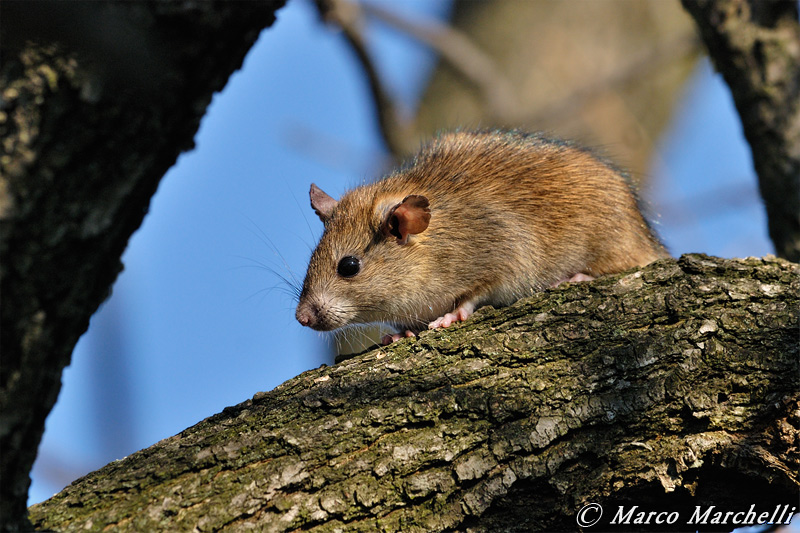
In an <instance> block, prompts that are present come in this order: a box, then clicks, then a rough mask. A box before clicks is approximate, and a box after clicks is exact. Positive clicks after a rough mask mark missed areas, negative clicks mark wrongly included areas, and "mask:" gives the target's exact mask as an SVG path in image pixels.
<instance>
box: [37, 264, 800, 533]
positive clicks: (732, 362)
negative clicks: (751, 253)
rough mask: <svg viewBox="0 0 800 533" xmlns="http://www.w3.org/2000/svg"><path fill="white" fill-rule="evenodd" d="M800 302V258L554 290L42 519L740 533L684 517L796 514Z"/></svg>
mask: <svg viewBox="0 0 800 533" xmlns="http://www.w3.org/2000/svg"><path fill="white" fill-rule="evenodd" d="M798 291H800V276H798V265H796V264H792V263H789V262H786V261H784V260H780V259H775V258H766V259H763V260H762V259H746V260H723V259H716V258H710V257H706V256H701V255H692V256H684V257H683V258H681V259H680V260H678V261H676V260H663V261H659V262H657V263H654V264H653V265H650V266H649V267H646V268H645V269H643V270H641V271H633V272H629V273H625V274H622V275H618V276H614V277H608V278H603V279H600V280H597V281H595V282H592V283H582V284H567V285H566V286H563V285H562V286H561V287H559V288H557V289H553V290H549V291H547V292H546V293H542V294H540V295H538V296H535V297H533V298H529V299H527V300H524V301H522V302H520V303H518V304H516V305H514V306H512V307H510V308H507V309H502V310H492V309H485V310H483V311H480V312H478V313H477V314H476V317H475V319H474V320H470V321H469V322H467V323H465V324H463V325H460V326H456V327H453V328H452V329H448V330H444V331H441V330H440V331H433V332H426V333H423V334H422V335H421V337H420V338H419V339H407V340H404V341H402V342H399V343H396V344H394V345H392V346H390V347H383V348H378V349H375V350H373V351H370V352H367V353H365V354H362V355H360V356H357V357H355V358H353V359H350V360H347V361H344V362H341V363H340V364H337V365H335V366H333V367H324V366H323V367H321V368H319V369H317V370H312V371H309V372H306V373H304V374H302V375H300V376H298V377H297V378H294V379H292V380H290V381H288V382H286V383H284V384H283V385H281V386H279V387H277V388H276V389H274V390H273V391H271V392H266V393H261V394H257V395H256V396H255V397H254V398H253V399H252V400H249V401H247V402H244V403H242V404H240V405H238V406H236V407H231V408H228V409H226V410H224V411H223V412H222V413H221V414H218V415H216V416H213V417H211V418H209V419H207V420H205V421H203V422H201V423H199V424H197V425H196V426H194V427H192V428H189V429H187V430H186V431H184V432H183V433H181V434H180V435H177V436H175V437H172V438H169V439H165V440H164V441H161V442H159V443H158V444H156V445H154V446H152V447H151V448H148V449H146V450H143V451H141V452H137V453H135V454H133V455H131V456H130V457H127V458H125V459H123V460H121V461H117V462H114V463H111V464H109V465H108V466H106V467H104V468H103V469H101V470H99V471H97V472H95V473H92V474H90V475H88V476H86V477H84V478H82V479H80V480H78V481H76V482H75V483H74V484H73V485H71V486H70V487H68V488H66V489H65V490H64V491H63V492H61V493H60V494H58V495H57V496H55V497H53V498H52V499H50V500H48V501H46V502H43V503H42V504H39V505H35V506H33V507H32V508H31V510H30V511H31V517H32V520H33V522H34V524H35V525H36V526H37V527H40V528H52V529H55V530H58V531H82V530H84V529H90V530H97V531H99V530H105V528H107V527H113V528H114V530H121V531H230V530H244V529H249V528H253V527H255V528H258V529H261V530H264V531H289V530H300V529H302V530H304V531H305V530H309V531H342V530H344V528H346V529H347V530H348V531H399V530H402V531H443V530H453V529H456V530H471V531H492V532H494V531H535V530H574V529H576V522H575V520H576V513H577V512H578V511H579V509H581V507H582V506H584V505H585V504H587V503H588V502H597V503H600V504H601V505H603V506H604V507H605V509H606V511H605V514H604V517H603V521H601V522H600V525H599V526H597V529H603V530H605V529H608V528H609V526H608V525H609V520H610V519H611V518H612V517H613V514H614V510H615V509H616V506H617V505H638V506H639V508H640V509H643V510H646V511H665V510H669V511H675V512H677V513H679V516H680V520H679V521H678V522H677V523H674V524H671V525H670V526H669V530H671V531H675V530H680V529H684V530H692V531H695V530H697V529H700V530H705V529H720V528H721V529H725V530H730V529H732V527H733V525H732V524H731V522H730V518H729V519H728V522H727V524H725V525H722V526H720V525H715V524H713V523H711V524H707V525H706V526H703V525H702V524H701V525H696V524H694V525H687V522H688V521H689V519H690V518H691V514H692V511H693V510H694V506H695V505H704V506H710V505H715V506H716V508H715V509H716V510H721V511H747V510H748V509H749V506H750V505H755V508H756V510H757V511H759V512H761V511H769V512H770V514H771V513H772V512H773V511H774V509H775V507H776V506H777V505H779V504H780V505H785V504H789V505H790V506H791V505H796V504H797V497H798V486H799V483H800V482H799V481H798V469H799V468H800V456H799V455H798V446H800V393H799V392H798V383H797V377H798V361H799V359H798V355H799V354H798V342H797V341H798V319H799V315H800V309H798V296H797V295H798ZM785 518H786V517H784V520H785ZM707 520H711V519H709V518H707ZM601 526H603V527H601ZM623 529H624V528H623ZM648 529H657V528H655V527H653V525H652V523H651V525H650V526H648V525H641V524H637V525H633V526H630V527H629V528H628V529H627V530H629V531H632V530H636V531H641V530H648Z"/></svg>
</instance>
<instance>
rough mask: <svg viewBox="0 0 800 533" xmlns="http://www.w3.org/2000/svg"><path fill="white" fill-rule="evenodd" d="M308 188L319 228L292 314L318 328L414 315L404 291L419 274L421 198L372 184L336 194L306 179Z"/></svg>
mask: <svg viewBox="0 0 800 533" xmlns="http://www.w3.org/2000/svg"><path fill="white" fill-rule="evenodd" d="M309 195H310V197H311V207H312V208H313V209H314V211H315V212H316V213H317V215H318V216H319V218H320V220H322V222H323V224H325V231H324V233H323V234H322V238H321V239H320V242H319V244H318V245H317V248H316V249H315V250H314V253H313V254H312V255H311V261H310V262H309V265H308V273H307V274H306V278H305V281H304V282H303V291H302V293H301V295H300V302H299V303H298V305H297V312H296V313H295V316H296V317H297V320H298V321H299V322H300V323H301V324H302V325H304V326H308V327H311V328H313V329H316V330H320V331H328V330H333V329H337V328H340V327H343V326H347V325H350V324H366V323H370V322H379V321H385V322H394V323H398V322H399V323H402V324H405V325H412V324H414V323H417V322H419V323H422V322H423V321H422V320H420V317H418V316H416V313H415V311H414V310H413V306H409V305H408V298H407V297H405V296H404V295H408V294H409V293H410V292H415V291H416V292H419V291H420V287H419V283H417V282H416V281H414V280H418V279H424V275H425V265H426V264H427V263H428V262H427V261H424V260H423V258H424V256H425V254H426V250H425V240H426V236H425V234H424V232H425V230H426V229H427V228H428V224H429V222H430V218H431V213H430V208H429V204H428V199H427V198H426V197H425V196H422V195H419V194H408V193H407V191H406V192H403V191H392V190H391V189H390V188H389V189H387V188H386V187H380V188H379V187H377V186H376V185H375V184H373V185H366V186H363V187H359V188H357V189H354V190H352V191H350V192H349V193H347V194H345V195H344V196H343V197H342V198H341V200H339V201H337V200H335V199H334V198H331V197H330V196H328V195H327V194H325V193H324V192H323V191H322V190H321V189H320V188H319V187H317V186H316V185H313V184H312V185H311V191H310V193H309ZM403 302H406V303H405V304H403Z"/></svg>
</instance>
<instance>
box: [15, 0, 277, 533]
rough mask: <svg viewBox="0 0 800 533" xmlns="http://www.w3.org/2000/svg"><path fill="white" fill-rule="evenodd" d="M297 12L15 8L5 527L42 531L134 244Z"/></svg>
mask: <svg viewBox="0 0 800 533" xmlns="http://www.w3.org/2000/svg"><path fill="white" fill-rule="evenodd" d="M282 4H283V1H282V0H273V1H267V2H250V3H243V4H238V3H237V4H231V3H226V2H193V3H192V2H190V3H181V2H147V3H144V2H131V3H125V2H113V1H112V2H58V1H56V2H48V1H41V2H25V1H13V0H11V1H6V0H4V1H3V5H2V11H3V16H2V19H0V20H1V21H2V27H1V28H0V29H1V31H0V33H2V35H3V38H2V50H0V52H2V56H3V62H2V67H0V91H2V98H0V139H2V155H1V156H0V258H2V259H1V260H0V294H2V298H3V305H2V310H1V312H0V330H2V336H1V337H0V352H2V361H1V362H0V363H1V364H0V415H1V416H0V450H2V453H1V454H0V478H2V480H3V481H2V484H0V530H2V531H15V530H28V529H29V525H28V524H27V523H26V519H25V515H26V500H27V490H28V486H29V484H30V479H29V471H30V468H31V466H32V464H33V461H34V458H35V457H36V450H37V448H38V445H39V440H40V438H41V435H42V431H43V430H44V421H45V417H46V416H47V414H48V413H49V412H50V409H51V408H52V406H53V404H54V403H55V401H56V398H57V396H58V392H59V389H60V387H61V372H62V370H63V368H64V367H65V366H66V365H68V364H69V361H70V355H71V353H72V349H73V347H74V346H75V343H76V342H77V340H78V337H79V336H80V335H81V334H82V333H83V332H84V331H85V330H86V328H87V326H88V324H89V317H90V316H91V314H92V313H93V312H94V311H95V310H96V309H97V307H98V306H99V305H100V303H101V302H102V301H103V300H104V299H105V298H106V296H107V295H108V292H109V288H110V286H111V284H112V283H113V281H114V279H115V278H116V276H117V274H118V272H119V271H120V270H121V269H122V265H121V263H120V255H121V254H122V251H123V250H124V248H125V246H126V244H127V241H128V237H129V236H130V235H131V234H132V233H133V231H134V230H136V228H138V227H139V225H140V224H141V222H142V218H143V217H144V215H145V213H146V212H147V208H148V205H149V202H150V197H151V196H152V195H153V193H154V192H155V190H156V187H157V186H158V182H159V180H160V179H161V176H162V175H164V173H165V172H166V171H167V169H168V168H169V167H170V166H172V164H173V163H174V162H175V160H176V158H177V157H178V154H179V153H180V152H182V151H184V150H187V149H190V148H192V146H193V144H192V142H193V141H192V138H193V136H194V134H195V132H196V131H197V127H198V125H199V123H200V119H201V117H202V116H203V114H204V113H205V109H206V107H207V105H208V104H209V102H210V101H211V96H212V94H213V93H214V92H215V91H218V90H220V89H222V87H223V86H224V84H225V82H226V81H227V79H228V76H230V74H231V73H232V72H233V71H234V70H236V69H237V68H239V66H240V65H241V63H242V60H243V59H244V56H245V54H246V53H247V51H248V50H249V49H250V47H251V45H252V44H253V43H254V42H255V40H256V38H257V37H258V35H259V32H260V31H261V30H262V29H263V28H265V27H267V26H269V25H270V24H271V23H272V22H273V21H274V20H275V15H274V13H275V11H276V10H277V9H278V7H280V6H281V5H282ZM198 36H202V38H198Z"/></svg>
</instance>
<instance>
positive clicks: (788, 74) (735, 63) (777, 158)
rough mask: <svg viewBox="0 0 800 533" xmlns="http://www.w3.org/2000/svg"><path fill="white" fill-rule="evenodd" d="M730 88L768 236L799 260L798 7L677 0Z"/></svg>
mask: <svg viewBox="0 0 800 533" xmlns="http://www.w3.org/2000/svg"><path fill="white" fill-rule="evenodd" d="M683 5H684V7H685V8H686V10H687V11H688V12H689V13H690V14H691V15H692V16H693V17H694V18H695V21H696V22H697V26H698V28H699V30H700V34H701V35H702V37H703V41H704V42H705V44H706V46H707V47H708V53H709V55H710V56H711V59H712V60H713V61H714V64H715V65H716V67H717V70H719V72H720V73H721V74H722V76H723V77H724V78H725V81H726V82H727V84H728V86H729V87H730V88H731V93H732V94H733V100H734V102H735V103H736V109H737V110H738V111H739V116H740V117H741V119H742V126H743V127H744V134H745V137H746V138H747V142H748V143H749V144H750V148H751V149H752V152H753V163H754V165H755V168H756V172H757V173H758V181H759V187H760V189H761V197H762V198H763V199H764V204H765V206H766V209H767V217H768V221H769V235H770V238H772V242H773V243H774V244H775V249H776V250H777V253H778V255H779V256H781V257H785V258H787V259H789V260H791V261H800V21H799V20H798V8H797V2H793V1H786V0H784V1H777V2H761V1H759V0H683Z"/></svg>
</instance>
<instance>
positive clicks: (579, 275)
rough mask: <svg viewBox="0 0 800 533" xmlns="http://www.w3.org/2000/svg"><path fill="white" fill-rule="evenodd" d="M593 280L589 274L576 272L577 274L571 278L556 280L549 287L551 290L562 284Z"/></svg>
mask: <svg viewBox="0 0 800 533" xmlns="http://www.w3.org/2000/svg"><path fill="white" fill-rule="evenodd" d="M593 279H595V278H594V276H591V275H589V274H584V273H583V272H578V273H577V274H574V275H573V276H571V277H569V278H561V279H560V280H558V281H556V282H555V283H553V284H552V285H550V287H551V288H552V287H558V286H559V285H561V284H562V283H564V282H569V283H575V282H578V281H592V280H593Z"/></svg>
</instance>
